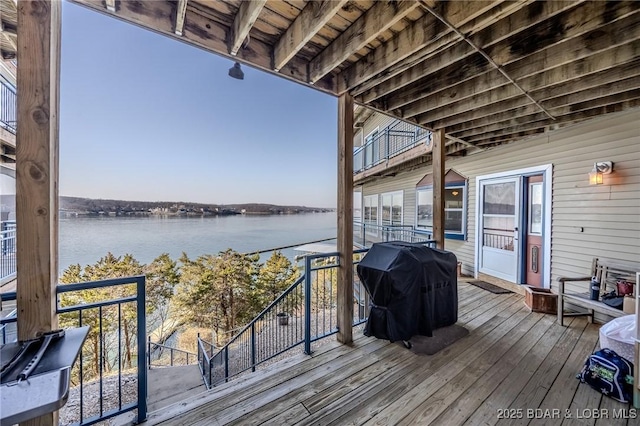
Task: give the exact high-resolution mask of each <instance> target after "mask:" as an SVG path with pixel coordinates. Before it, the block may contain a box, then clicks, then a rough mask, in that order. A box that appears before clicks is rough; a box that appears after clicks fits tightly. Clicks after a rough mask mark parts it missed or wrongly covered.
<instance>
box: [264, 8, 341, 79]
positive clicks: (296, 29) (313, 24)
mask: <svg viewBox="0 0 640 426" xmlns="http://www.w3.org/2000/svg"><path fill="white" fill-rule="evenodd" d="M347 1H348V0H338V1H336V0H323V1H311V2H308V3H307V4H306V6H305V7H304V9H302V11H301V12H300V14H299V15H298V17H297V18H296V19H295V20H294V21H293V23H292V24H291V25H290V26H289V28H287V30H286V31H285V32H284V34H282V36H281V37H280V39H279V40H278V41H277V42H276V44H275V47H274V49H273V67H274V69H275V70H276V71H278V70H280V68H282V67H283V66H284V65H285V64H286V63H287V62H289V60H290V59H291V58H293V57H294V56H295V54H296V53H298V51H300V49H302V47H303V46H304V45H305V44H306V43H307V42H308V41H309V40H311V39H312V38H313V36H314V35H315V34H316V33H317V32H318V31H320V29H321V28H322V27H324V26H325V24H326V23H327V22H329V20H330V19H331V18H332V17H333V16H334V15H335V14H336V13H338V11H339V10H340V9H341V8H342V6H344V5H345V3H347Z"/></svg>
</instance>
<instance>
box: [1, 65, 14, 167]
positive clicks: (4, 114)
mask: <svg viewBox="0 0 640 426" xmlns="http://www.w3.org/2000/svg"><path fill="white" fill-rule="evenodd" d="M16 101H17V97H16V89H15V87H13V85H11V84H10V83H9V82H8V81H6V80H5V79H4V78H2V77H1V76H0V163H15V162H16V129H17V125H18V124H17V123H18V121H17V112H18V110H17V104H16Z"/></svg>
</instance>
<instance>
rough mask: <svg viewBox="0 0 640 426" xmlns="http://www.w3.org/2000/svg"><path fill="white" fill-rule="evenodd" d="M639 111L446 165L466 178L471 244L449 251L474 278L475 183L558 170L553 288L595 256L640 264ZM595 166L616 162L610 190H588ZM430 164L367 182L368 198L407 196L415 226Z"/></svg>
mask: <svg viewBox="0 0 640 426" xmlns="http://www.w3.org/2000/svg"><path fill="white" fill-rule="evenodd" d="M639 123H640V111H638V110H635V111H631V112H625V113H621V114H615V115H611V116H607V117H601V118H598V119H594V120H590V121H588V122H585V123H582V124H579V125H576V126H572V127H570V128H567V129H562V130H559V131H555V132H550V133H547V134H545V135H544V136H541V137H535V138H531V139H527V140H523V141H519V142H514V143H511V144H508V145H503V146H501V147H494V148H491V149H488V150H486V151H484V152H480V153H477V154H474V155H470V156H467V157H460V158H455V157H454V158H447V162H446V165H445V167H446V168H454V169H456V171H458V172H459V173H461V174H463V175H465V176H466V177H467V178H468V188H469V191H468V200H467V206H468V214H467V241H456V240H446V242H445V246H446V248H447V249H449V250H452V251H453V252H455V253H456V255H457V256H458V259H459V260H460V261H462V262H463V268H464V271H465V273H473V272H474V271H473V269H472V268H473V265H474V263H475V262H474V244H475V241H474V239H475V228H476V223H475V222H476V220H475V214H476V212H475V209H476V187H475V184H476V176H481V175H487V174H492V173H498V172H505V171H510V170H517V169H523V168H527V167H535V166H541V165H545V164H553V189H552V222H551V234H552V239H551V281H552V285H553V286H555V284H554V283H555V282H556V279H557V277H559V276H582V275H585V274H587V273H588V271H589V269H590V267H591V260H592V258H593V257H610V258H619V259H625V260H635V261H638V260H640V124H639ZM596 161H613V162H614V172H613V173H612V174H610V175H605V176H604V185H598V186H590V185H589V182H588V173H589V171H590V170H591V168H592V167H593V163H594V162H596ZM427 173H431V165H426V166H423V167H421V168H419V169H417V170H413V171H408V172H403V173H399V174H398V175H396V176H395V177H393V178H384V179H379V180H377V181H374V182H372V183H368V184H366V185H365V186H364V188H363V193H364V194H375V193H382V192H388V191H393V190H398V189H403V190H404V220H405V221H404V223H405V224H408V225H409V224H414V225H415V185H416V183H417V182H418V181H419V180H420V179H421V178H422V177H423V176H424V175H425V174H427Z"/></svg>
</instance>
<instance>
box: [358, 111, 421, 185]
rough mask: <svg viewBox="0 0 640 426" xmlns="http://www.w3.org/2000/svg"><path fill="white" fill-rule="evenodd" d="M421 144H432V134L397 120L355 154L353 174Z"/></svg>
mask: <svg viewBox="0 0 640 426" xmlns="http://www.w3.org/2000/svg"><path fill="white" fill-rule="evenodd" d="M419 143H426V144H430V143H431V132H429V131H428V130H426V129H423V128H422V127H418V126H416V125H413V124H410V123H407V122H405V121H401V120H395V121H394V122H393V123H391V124H390V125H389V126H387V127H385V128H384V129H382V130H381V131H380V132H378V134H377V135H375V136H374V137H373V138H371V139H370V140H368V141H367V142H366V143H365V144H364V145H362V146H360V147H358V148H356V149H355V150H354V152H353V173H354V174H356V173H360V172H362V171H364V170H366V169H368V168H370V167H373V166H376V165H378V164H380V163H382V162H384V161H387V160H389V159H390V158H393V157H395V156H396V155H399V154H401V153H403V152H405V151H407V150H409V149H411V148H413V147H414V146H416V145H418V144H419Z"/></svg>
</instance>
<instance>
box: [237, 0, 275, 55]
mask: <svg viewBox="0 0 640 426" xmlns="http://www.w3.org/2000/svg"><path fill="white" fill-rule="evenodd" d="M266 2H267V0H245V1H242V2H240V7H239V8H238V13H237V14H236V17H235V19H234V20H233V26H232V27H231V34H230V35H229V54H231V55H234V56H235V55H236V54H237V53H238V50H240V47H241V46H242V43H244V41H245V40H246V39H247V36H248V35H249V31H251V27H253V24H254V23H255V22H256V19H258V15H260V12H261V11H262V8H263V7H264V4H265V3H266Z"/></svg>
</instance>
